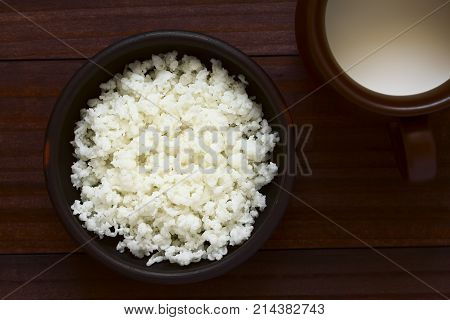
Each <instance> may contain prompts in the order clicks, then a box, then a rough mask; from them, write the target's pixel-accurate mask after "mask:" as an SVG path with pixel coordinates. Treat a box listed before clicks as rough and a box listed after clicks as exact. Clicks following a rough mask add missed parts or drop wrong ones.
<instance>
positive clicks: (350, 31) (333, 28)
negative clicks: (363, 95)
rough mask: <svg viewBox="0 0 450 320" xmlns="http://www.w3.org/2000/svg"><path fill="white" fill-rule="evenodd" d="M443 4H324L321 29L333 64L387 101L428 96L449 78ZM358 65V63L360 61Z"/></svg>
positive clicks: (449, 43) (435, 0)
mask: <svg viewBox="0 0 450 320" xmlns="http://www.w3.org/2000/svg"><path fill="white" fill-rule="evenodd" d="M445 2H448V1H445V0H376V1H375V0H362V1H361V0H328V4H327V7H326V17H325V29H326V34H327V38H328V42H329V45H330V48H331V51H332V52H333V54H334V56H335V58H336V60H337V62H338V63H339V65H340V66H341V68H342V69H344V70H347V69H348V68H351V69H350V70H348V72H347V74H348V75H349V76H350V77H351V78H352V79H353V80H355V81H356V82H358V83H359V84H361V85H362V86H364V87H366V88H368V89H370V90H373V91H376V92H379V93H383V94H388V95H394V96H404V95H412V94H417V93H422V92H426V91H429V90H431V89H433V88H435V87H437V86H439V85H441V84H442V83H444V82H446V81H447V80H449V78H450V4H449V3H448V4H447V5H446V6H444V7H443V8H441V9H440V10H439V11H437V12H436V13H434V14H433V15H431V16H429V17H428V18H426V19H425V20H423V21H422V22H420V23H419V24H417V25H416V26H415V27H413V28H412V29H410V30H409V31H407V32H406V33H404V34H402V35H400V36H399V37H398V38H397V39H395V40H393V41H392V42H390V43H389V44H387V45H386V46H385V47H383V48H382V49H380V50H379V51H377V52H376V53H374V54H373V55H371V56H370V57H368V58H366V59H364V57H366V56H367V55H368V54H370V53H372V52H373V51H374V50H376V49H377V48H379V47H380V46H381V45H383V44H384V43H385V42H386V41H388V40H390V39H393V38H394V37H396V36H397V35H399V34H400V33H401V32H402V31H404V30H405V29H407V28H409V27H411V25H413V24H415V23H416V22H417V21H419V20H420V19H422V18H423V17H424V16H426V15H427V14H428V13H430V12H431V11H433V10H434V9H435V8H437V7H439V6H440V5H442V4H444V3H445ZM361 59H364V60H363V61H362V62H361V63H359V64H357V65H355V66H354V67H352V65H354V64H355V63H358V61H361Z"/></svg>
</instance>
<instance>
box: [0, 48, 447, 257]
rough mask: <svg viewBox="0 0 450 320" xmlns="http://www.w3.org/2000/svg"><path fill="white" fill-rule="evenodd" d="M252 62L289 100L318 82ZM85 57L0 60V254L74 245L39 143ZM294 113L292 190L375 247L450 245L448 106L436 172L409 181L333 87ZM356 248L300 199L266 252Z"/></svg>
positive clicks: (376, 128) (292, 69)
mask: <svg viewBox="0 0 450 320" xmlns="http://www.w3.org/2000/svg"><path fill="white" fill-rule="evenodd" d="M256 60H257V62H258V63H259V64H261V65H262V66H263V68H264V69H265V70H267V72H268V73H269V74H270V76H271V77H272V78H273V79H274V81H275V82H276V84H277V85H278V86H279V88H280V90H281V91H282V93H283V95H284V96H285V98H286V100H287V102H288V103H292V102H294V101H296V100H297V99H299V98H300V97H302V96H304V95H305V93H306V92H309V91H310V90H312V89H313V88H314V85H313V84H312V82H311V80H310V78H309V77H308V76H307V74H306V72H305V70H304V68H303V65H302V63H301V61H300V59H299V58H298V57H261V58H257V59H256ZM81 63H82V62H81V61H36V62H32V63H29V62H26V61H21V62H18V61H15V62H0V145H1V148H0V221H1V223H0V253H52V252H66V251H70V250H71V249H73V248H74V244H73V242H72V241H71V240H70V238H69V236H68V235H67V233H66V232H65V230H64V229H63V227H62V225H61V224H60V222H59V220H58V218H57V216H56V214H55V212H54V211H53V209H52V206H51V203H50V201H49V200H48V196H47V193H46V189H45V183H44V177H43V173H42V145H43V139H44V131H45V126H46V123H47V120H48V117H49V114H50V112H51V110H52V108H53V103H54V101H55V99H56V96H57V95H58V93H59V92H60V90H61V89H62V87H63V86H64V84H65V83H66V81H67V80H68V79H69V77H70V76H71V74H72V73H73V72H74V71H75V70H76V69H77V68H78V67H79V66H80V65H81ZM56 70H57V72H56ZM291 111H292V112H291V114H292V116H293V118H294V120H295V122H296V123H297V124H299V125H301V124H304V123H310V124H312V125H313V132H312V135H311V138H310V141H309V142H308V144H307V145H306V149H305V152H306V155H307V157H308V159H309V161H310V164H311V167H312V170H313V174H312V176H309V177H307V176H299V177H298V179H297V181H296V186H295V189H294V192H295V194H296V195H298V196H299V197H300V198H301V199H303V200H305V201H307V202H308V203H310V204H311V205H312V206H314V207H315V208H317V209H319V210H321V211H322V212H323V213H324V214H326V215H328V216H329V217H330V218H332V219H333V220H335V221H336V222H338V223H339V224H341V225H342V226H344V227H345V228H347V229H349V230H350V231H351V232H353V233H355V234H356V235H358V236H359V237H360V238H362V239H364V240H366V241H368V242H369V243H371V244H372V245H376V246H381V247H383V246H387V247H389V246H436V245H450V215H449V208H450V197H449V194H450V183H449V181H450V139H449V133H450V129H449V128H448V126H447V124H448V123H449V120H450V112H448V111H446V112H443V113H440V114H439V115H436V116H435V117H434V119H433V121H434V124H435V133H436V137H437V143H438V149H439V165H440V168H439V175H438V177H437V179H436V180H435V181H433V182H430V183H425V184H417V185H414V184H407V183H405V182H403V180H402V179H401V178H400V176H399V174H398V171H397V169H396V164H395V160H394V157H393V154H392V152H391V151H392V150H391V145H390V141H389V138H388V134H387V131H386V127H385V124H384V123H382V122H379V121H373V120H372V118H369V117H366V116H364V115H359V114H354V113H353V112H352V110H351V108H346V102H344V101H343V100H342V99H341V98H340V97H338V96H337V95H336V94H335V93H333V92H331V91H330V90H329V89H323V90H321V91H319V92H318V93H317V94H315V95H313V96H312V97H311V98H309V99H307V100H305V101H303V102H302V103H300V104H299V105H298V106H296V107H294V108H293V109H292V110H291ZM361 246H362V244H361V243H360V242H359V241H357V240H355V239H353V238H351V237H349V236H348V235H347V234H345V233H343V232H342V231H341V230H339V229H338V228H336V226H334V225H332V224H330V223H329V222H328V221H326V220H324V219H323V218H322V217H320V216H318V215H317V214H315V213H314V212H313V211H311V210H310V209H308V208H306V207H305V206H303V205H302V204H301V203H300V202H298V201H297V200H292V201H291V204H290V206H289V208H288V210H287V212H286V215H285V217H284V219H283V221H282V222H281V224H280V226H279V227H278V228H277V229H276V231H275V233H274V234H273V236H272V237H271V239H270V240H269V241H268V242H267V244H266V248H271V249H282V248H323V247H361Z"/></svg>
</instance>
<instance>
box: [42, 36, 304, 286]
mask: <svg viewBox="0 0 450 320" xmlns="http://www.w3.org/2000/svg"><path fill="white" fill-rule="evenodd" d="M163 38H171V39H172V40H174V41H180V40H182V41H190V42H191V43H194V42H195V43H196V44H199V45H203V46H207V48H208V50H212V49H213V48H214V47H215V48H217V49H220V50H221V51H223V52H225V54H226V55H229V56H230V57H233V58H235V59H237V60H238V61H239V62H240V63H242V64H244V65H245V67H247V68H248V70H247V72H251V73H252V74H254V75H255V76H256V77H257V78H258V79H259V81H260V83H258V86H262V87H263V88H264V89H267V91H266V90H265V91H264V92H266V94H267V95H269V97H270V100H272V101H276V104H275V105H274V106H272V107H273V108H275V109H276V110H278V111H279V112H280V115H279V117H280V118H282V119H281V120H280V122H281V123H283V124H284V125H285V126H286V129H287V135H286V140H287V144H286V152H287V157H286V167H287V168H286V170H284V171H285V172H284V173H283V174H282V175H281V177H282V179H281V181H280V182H281V183H280V185H282V187H283V188H284V189H286V190H288V191H290V190H291V189H292V187H293V182H294V178H295V176H294V175H292V174H290V172H291V171H292V170H291V169H292V168H293V166H294V160H295V146H294V139H293V134H294V133H293V130H292V128H291V127H292V126H291V124H292V123H293V122H292V119H291V117H290V115H289V112H285V111H286V110H285V109H286V103H285V102H284V99H283V97H282V95H281V93H280V91H279V89H278V88H277V86H276V85H275V84H274V82H273V81H272V80H271V78H270V77H269V76H268V75H267V73H266V72H265V71H264V70H263V69H262V68H261V67H260V66H259V65H258V64H256V62H254V61H253V60H252V59H251V58H250V57H248V56H247V55H245V54H244V53H243V52H241V51H240V50H238V49H236V48H234V47H232V46H231V45H229V44H227V43H225V42H223V41H221V40H219V39H216V38H213V37H211V36H207V35H204V34H201V33H195V32H189V31H178V30H160V31H151V32H145V33H140V34H136V35H132V36H129V37H127V38H125V39H122V40H119V41H118V42H115V43H113V44H112V45H110V46H108V47H106V48H105V49H103V50H102V51H100V52H99V53H98V54H96V55H95V56H94V57H93V58H92V59H88V61H86V62H85V63H84V64H83V65H82V66H81V67H80V68H79V69H78V70H77V71H76V72H75V74H74V75H73V76H72V77H71V79H70V80H69V81H68V82H67V84H66V86H65V87H64V89H63V90H62V91H61V93H60V95H59V98H58V99H57V101H56V103H55V105H54V107H53V110H52V112H51V115H50V118H49V120H48V124H47V129H46V134H45V145H44V157H43V158H44V159H43V160H44V161H43V164H44V176H45V182H46V186H47V190H48V194H49V197H50V200H51V202H52V204H53V207H54V208H55V210H56V212H57V214H58V216H59V218H60V220H61V221H62V223H63V225H64V227H65V229H66V230H67V231H68V233H69V234H70V235H71V237H72V238H74V239H75V240H76V241H77V243H79V244H80V246H79V247H77V248H76V249H75V250H74V251H72V252H71V253H74V252H75V251H78V250H79V249H81V248H85V249H86V251H87V253H88V254H90V255H91V256H92V257H94V258H95V259H96V260H98V261H100V262H101V263H103V264H105V265H106V266H107V267H108V268H111V269H113V270H115V271H117V272H119V273H121V274H124V275H126V276H129V277H131V278H134V279H138V280H141V281H146V282H152V283H164V284H171V283H178V284H179V283H191V282H197V281H201V280H206V279H209V278H213V277H216V276H219V275H222V274H224V273H225V272H227V271H229V270H231V269H232V268H234V267H236V266H237V265H239V264H241V263H242V262H244V261H245V260H247V259H248V258H249V257H251V256H252V255H254V254H255V253H256V251H257V250H258V249H260V248H261V247H262V245H263V244H264V242H265V241H266V240H267V239H268V238H269V236H270V234H271V233H272V231H273V230H274V229H275V227H276V225H277V224H278V222H279V221H280V219H281V217H282V216H283V214H284V211H285V210H286V207H287V205H288V200H289V194H288V193H287V192H286V191H284V190H281V189H280V192H279V193H278V194H277V195H276V199H277V206H276V207H275V208H276V210H272V212H270V213H271V214H270V216H269V217H268V218H267V220H266V221H265V222H264V224H262V225H261V226H260V227H259V228H258V229H256V230H254V232H253V233H252V235H251V236H250V238H249V239H248V240H246V241H245V242H244V243H243V244H241V245H240V246H239V247H238V248H237V249H236V250H234V251H233V252H231V253H228V254H227V256H228V258H227V259H226V260H224V259H222V260H219V261H212V262H211V264H207V265H205V266H202V268H201V269H200V270H188V271H183V272H182V273H178V272H171V273H161V272H155V271H151V270H143V269H142V268H140V267H138V266H136V265H134V264H132V263H128V262H126V261H121V260H119V259H116V258H114V257H113V255H111V254H110V253H108V252H106V251H105V250H104V249H102V248H101V246H100V245H99V244H98V243H97V240H98V239H97V236H92V234H91V233H90V232H89V231H87V230H86V229H85V228H83V227H82V226H81V223H79V221H78V219H76V223H75V222H74V220H73V219H70V218H71V217H73V214H72V210H71V208H70V206H71V204H69V203H68V201H66V198H65V197H61V196H59V194H60V192H59V191H58V190H59V189H60V186H61V180H60V175H59V172H58V170H57V167H58V165H57V159H56V158H57V155H58V146H57V140H58V138H57V137H58V136H59V134H58V133H59V132H60V130H61V128H62V125H61V124H59V122H58V121H57V120H58V119H61V117H62V116H64V115H65V111H67V110H69V108H70V104H69V103H66V101H70V100H71V99H73V98H74V97H75V96H76V95H75V92H76V89H77V87H79V86H81V83H82V80H83V79H85V77H86V76H87V75H88V74H89V72H90V71H92V68H98V66H97V65H100V66H102V65H103V64H104V63H105V61H107V60H108V59H109V58H110V56H111V55H114V54H116V53H117V52H118V51H120V50H123V49H124V48H125V49H126V47H129V46H131V45H136V44H139V43H146V42H151V41H154V40H156V39H163ZM116 58H117V57H116ZM282 111H283V112H282ZM55 150H56V152H55ZM68 213H70V214H69V215H68ZM89 238H90V239H89ZM93 239H95V240H93ZM71 253H69V254H71ZM214 262H216V263H214Z"/></svg>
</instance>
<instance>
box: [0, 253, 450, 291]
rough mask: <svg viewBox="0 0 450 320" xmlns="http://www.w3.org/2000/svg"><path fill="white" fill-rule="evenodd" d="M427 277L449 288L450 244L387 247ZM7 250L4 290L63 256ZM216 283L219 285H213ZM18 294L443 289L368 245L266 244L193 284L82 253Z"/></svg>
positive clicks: (1, 279) (1, 259)
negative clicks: (163, 280) (131, 273)
mask: <svg viewBox="0 0 450 320" xmlns="http://www.w3.org/2000/svg"><path fill="white" fill-rule="evenodd" d="M382 252H383V254H385V255H386V256H388V257H390V258H391V259H394V260H395V261H397V263H399V264H400V265H402V266H403V267H405V268H407V269H408V270H409V271H410V272H412V273H413V274H415V275H416V276H417V277H419V278H420V279H421V280H423V281H425V282H426V283H427V284H429V285H430V286H432V287H433V288H434V289H436V290H438V291H440V292H441V293H443V294H446V295H450V282H449V281H441V279H448V278H449V277H450V271H449V268H448V266H449V265H450V249H449V248H427V249H419V248H407V249H384V250H382ZM60 258H62V255H60V254H53V255H0V265H2V266H3V268H1V269H0V296H2V297H3V296H4V295H6V294H8V293H9V292H11V291H12V290H13V289H15V288H17V287H18V286H19V285H21V284H23V283H24V282H25V281H27V280H29V279H30V278H32V277H33V276H34V275H36V274H37V273H38V272H39V271H41V270H44V269H45V268H47V267H48V266H50V265H51V264H52V263H54V262H56V261H57V260H58V259H60ZM211 288H214V290H211ZM9 298H11V299H186V298H189V299H233V298H241V299H250V298H254V299H255V298H265V299H270V298H278V299H288V298H292V299H305V298H321V299H330V298H331V299H348V298H353V299H377V298H383V299H441V298H442V296H440V295H439V294H437V293H436V292H435V291H433V290H432V289H430V288H429V287H427V286H426V285H424V284H422V283H420V282H419V281H418V280H417V279H415V278H413V277H412V276H411V275H409V274H407V273H405V272H403V271H402V270H400V269H399V268H397V267H396V266H394V265H392V264H391V263H390V262H388V261H387V260H385V259H384V258H382V257H380V256H379V255H377V254H375V253H374V252H373V251H371V250H369V249H339V250H337V249H334V250H332V249H329V250H276V251H273V250H263V251H260V252H259V253H257V254H256V255H255V256H254V257H253V258H251V259H250V260H249V261H247V262H246V263H244V264H243V265H241V266H239V267H238V268H236V269H235V270H232V271H231V272H230V273H228V274H227V275H224V276H222V277H219V278H216V279H212V280H208V281H204V282H201V283H196V284H189V285H171V286H163V285H155V284H152V285H148V284H145V283H141V282H137V281H134V280H130V279H128V278H125V277H123V276H121V275H118V274H116V273H114V272H112V271H109V270H108V269H107V268H106V267H105V266H103V265H99V263H97V262H96V261H94V260H92V258H90V257H88V256H86V255H84V254H75V255H73V256H71V257H69V258H68V259H67V260H65V261H63V262H61V263H60V264H58V265H57V266H55V267H54V268H52V269H51V270H50V271H49V272H47V273H46V274H44V275H42V276H41V277H39V278H37V279H36V280H34V281H32V282H31V283H30V284H28V285H27V286H25V287H23V288H22V289H20V290H18V291H17V292H16V293H15V294H13V295H11V296H10V297H9Z"/></svg>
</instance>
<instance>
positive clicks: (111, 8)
mask: <svg viewBox="0 0 450 320" xmlns="http://www.w3.org/2000/svg"><path fill="white" fill-rule="evenodd" d="M6 2H7V3H8V4H9V5H10V6H11V7H13V8H14V9H15V10H17V11H18V12H20V13H21V14H22V15H24V16H26V17H27V18H28V20H27V18H25V17H24V16H21V15H19V14H18V13H17V12H15V11H13V10H12V9H11V8H9V7H7V6H5V5H4V4H0V59H3V60H7V59H49V58H83V57H91V56H93V55H94V54H95V53H97V52H98V51H99V50H101V49H103V48H105V47H106V46H108V45H110V44H112V43H113V42H116V41H118V40H120V39H122V38H125V37H127V36H130V35H133V34H137V33H141V32H147V31H152V30H162V29H177V30H189V31H196V32H202V33H206V34H208V35H212V36H215V37H218V38H220V39H222V40H225V41H227V42H229V43H230V44H232V45H234V46H236V47H238V48H239V49H241V50H243V51H245V52H246V53H248V54H253V55H286V54H296V52H297V49H296V45H295V36H294V31H293V30H294V11H295V3H296V2H295V1H293V0H289V1H274V0H264V1H261V0H260V1H255V0H253V1H252V0H250V1H249V0H241V1H236V0H233V1H229V0H219V1H217V0H210V1H205V0H203V1H198V0H193V1H177V0H175V1H173V0H170V1H162V0H157V1H154V0H152V1H144V0H126V1H114V2H111V1H105V0H102V1H86V0H84V1H39V2H36V1H31V0H30V1H21V0H14V1H13V0H7V1H6ZM33 23H35V24H37V25H39V26H40V27H41V28H39V27H37V26H36V25H35V24H33ZM44 30H45V31H44ZM55 37H57V38H58V39H60V40H61V41H58V40H56V39H55ZM70 47H72V48H70ZM73 48H75V49H76V50H77V51H78V53H77V52H76V51H75V50H73ZM80 52H81V54H82V55H84V56H81V55H80Z"/></svg>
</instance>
